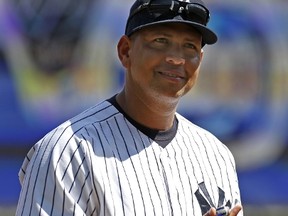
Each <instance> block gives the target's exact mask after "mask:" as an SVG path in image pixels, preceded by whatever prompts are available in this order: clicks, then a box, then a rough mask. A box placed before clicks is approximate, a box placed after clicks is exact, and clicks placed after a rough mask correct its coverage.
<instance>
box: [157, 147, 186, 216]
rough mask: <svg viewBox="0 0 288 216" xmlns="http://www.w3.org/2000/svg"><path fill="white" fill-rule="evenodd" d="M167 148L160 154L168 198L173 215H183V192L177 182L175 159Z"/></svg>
mask: <svg viewBox="0 0 288 216" xmlns="http://www.w3.org/2000/svg"><path fill="white" fill-rule="evenodd" d="M167 148H168V146H167V147H166V148H164V149H163V150H162V152H161V154H160V157H159V159H160V165H161V167H160V168H161V169H162V178H163V182H164V185H165V189H166V192H167V199H168V203H169V206H170V214H171V215H182V213H183V212H182V209H181V205H180V203H181V200H182V199H181V197H182V196H183V194H181V193H180V191H179V187H180V185H179V182H178V183H176V182H175V180H174V179H175V176H174V175H175V172H174V171H175V160H174V159H173V158H172V157H173V156H172V155H169V153H168V151H167Z"/></svg>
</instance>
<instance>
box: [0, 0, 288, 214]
mask: <svg viewBox="0 0 288 216" xmlns="http://www.w3.org/2000/svg"><path fill="white" fill-rule="evenodd" d="M132 2H133V0H109V1H104V0H102V1H101V0H98V1H97V0H82V1H81V3H80V1H79V2H78V1H73V0H63V1H57V0H49V1H48V0H46V1H33V0H1V1H0V32H1V33H0V176H1V177H0V212H1V209H2V213H1V215H4V212H6V211H5V209H7V207H8V208H9V209H10V210H9V212H7V213H5V214H7V215H13V213H14V208H15V206H16V204H17V200H18V196H19V192H20V184H19V181H18V176H17V174H18V170H19V168H20V166H21V164H22V161H23V159H24V157H25V154H26V152H27V151H28V149H29V148H30V147H31V146H32V145H33V144H34V143H35V142H37V140H39V139H40V138H41V137H42V136H43V135H45V134H46V133H47V132H48V131H49V130H51V129H53V128H54V127H56V126H57V125H58V124H59V123H61V122H63V121H65V120H67V119H68V118H70V117H72V116H74V115H75V114H77V113H79V112H80V111H82V110H84V109H86V108H88V107H89V106H92V105H94V104H95V103H97V102H99V101H100V100H102V99H104V98H106V97H110V96H111V95H113V94H114V93H116V92H117V91H119V90H120V89H121V87H122V84H123V77H124V72H123V69H122V68H121V66H120V63H119V61H118V59H117V55H116V44H117V42H118V38H119V37H120V36H121V35H122V34H123V31H124V27H125V21H126V18H127V14H128V11H129V7H130V5H131V3H132ZM206 4H208V5H209V8H211V9H210V11H211V13H212V17H211V22H210V23H209V26H210V27H211V28H212V29H214V30H215V31H216V32H217V34H218V37H219V41H218V43H217V44H216V45H213V46H205V47H204V62H203V64H202V68H201V73H200V78H199V80H198V83H197V85H196V87H195V88H194V89H193V90H192V91H191V92H190V93H189V94H188V95H187V96H185V97H184V98H183V100H182V102H181V104H180V106H179V112H180V113H182V114H183V115H185V116H186V117H187V118H189V119H190V120H192V121H193V122H195V123H196V124H198V125H200V126H202V127H204V128H206V129H208V130H210V131H211V132H212V133H214V134H215V135H216V136H217V137H218V138H219V139H220V140H222V141H223V142H224V143H225V144H226V145H227V146H228V147H229V148H230V149H231V151H232V153H233V154H234V156H235V160H236V163H237V169H238V174H239V181H240V190H241V194H242V202H243V204H244V207H246V215H273V216H275V215H283V216H284V215H287V210H288V186H287V184H288V109H287V108H288V28H287V27H288V26H287V20H288V13H287V11H288V2H287V1H284V0H282V1H280V0H273V1H268V0H267V1H265V0H254V1H244V0H234V1H225V0H218V1H212V0H209V1H208V0H206ZM11 209H12V210H11ZM283 209H284V210H283ZM281 210H282V211H283V213H282V212H281ZM285 211H286V212H285Z"/></svg>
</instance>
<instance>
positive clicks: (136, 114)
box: [116, 89, 178, 130]
mask: <svg viewBox="0 0 288 216" xmlns="http://www.w3.org/2000/svg"><path fill="white" fill-rule="evenodd" d="M116 100H117V102H118V104H119V105H120V107H121V108H122V109H123V110H124V112H125V113H127V114H128V115H129V116H130V117H131V118H132V119H134V120H135V121H136V122H138V123H139V124H142V125H144V126H146V127H149V128H151V129H157V130H168V129H170V128H171V127H172V125H173V120H174V117H175V112H176V107H177V104H178V103H175V102H174V103H169V102H167V100H159V99H158V98H154V99H153V98H149V99H147V98H143V97H139V96H137V95H135V94H133V93H132V94H129V93H128V92H127V91H125V89H123V90H122V91H121V92H120V93H119V94H118V95H117V97H116Z"/></svg>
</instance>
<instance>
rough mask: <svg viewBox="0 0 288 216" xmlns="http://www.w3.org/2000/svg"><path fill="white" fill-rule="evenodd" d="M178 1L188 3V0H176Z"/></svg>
mask: <svg viewBox="0 0 288 216" xmlns="http://www.w3.org/2000/svg"><path fill="white" fill-rule="evenodd" d="M178 1H180V2H188V3H190V0H178Z"/></svg>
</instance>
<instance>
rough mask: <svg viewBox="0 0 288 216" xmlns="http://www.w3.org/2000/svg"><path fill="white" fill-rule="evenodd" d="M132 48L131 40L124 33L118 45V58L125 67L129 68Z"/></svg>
mask: <svg viewBox="0 0 288 216" xmlns="http://www.w3.org/2000/svg"><path fill="white" fill-rule="evenodd" d="M130 48H131V40H130V38H128V37H127V36H126V35H123V36H122V37H121V38H120V40H119V42H118V45H117V51H118V58H119V60H120V61H121V63H122V65H123V67H125V68H128V67H129V64H130V56H129V53H130Z"/></svg>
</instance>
